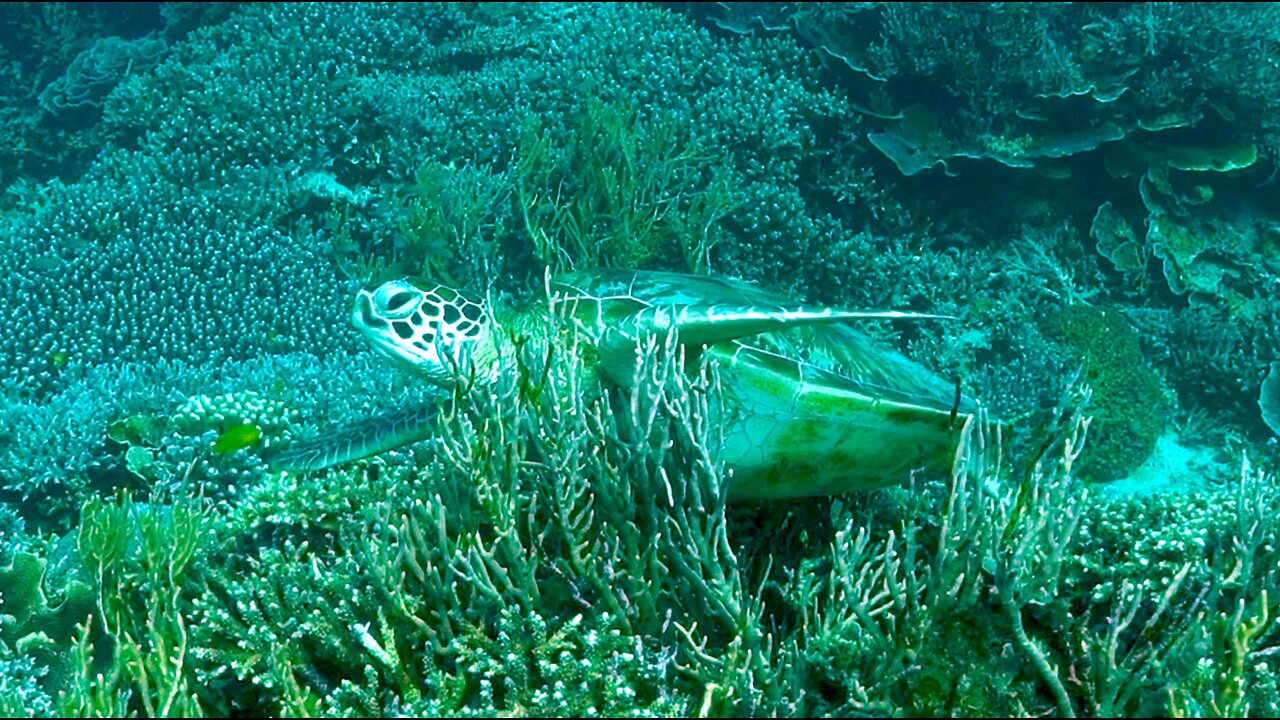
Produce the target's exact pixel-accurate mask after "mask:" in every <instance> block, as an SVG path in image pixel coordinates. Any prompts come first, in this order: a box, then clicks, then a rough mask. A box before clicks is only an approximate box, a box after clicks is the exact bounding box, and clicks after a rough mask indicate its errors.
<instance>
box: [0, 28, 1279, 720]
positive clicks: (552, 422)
mask: <svg viewBox="0 0 1280 720" xmlns="http://www.w3.org/2000/svg"><path fill="white" fill-rule="evenodd" d="M0 95H2V96H3V97H2V101H0V189H2V190H3V192H2V193H0V277H3V284H0V293H3V295H2V296H0V304H2V305H3V308H4V317H3V320H0V387H2V389H3V409H2V411H0V715H5V716H11V717H46V716H47V717H56V716H119V715H140V716H159V715H182V716H198V715H224V716H225V715H240V716H317V715H324V716H350V715H355V716H379V715H461V716H476V715H480V716H488V715H499V714H500V715H555V716H594V715H632V716H634V715H641V716H647V715H667V716H687V715H737V716H743V715H783V716H796V715H804V716H819V715H837V716H848V715H858V716H893V715H896V716H921V715H927V716H935V715H956V716H1019V715H1046V714H1048V715H1060V716H1069V715H1092V716H1116V715H1125V716H1148V715H1161V716H1167V715H1199V716H1246V715H1253V716H1263V717H1274V716H1276V715H1277V714H1280V667H1276V663H1277V659H1276V658H1275V657H1274V656H1275V655H1276V654H1277V653H1278V652H1280V629H1278V628H1277V624H1276V622H1275V616H1276V614H1277V611H1278V610H1280V589H1278V587H1280V487H1278V486H1277V484H1276V480H1275V473H1276V472H1277V470H1280V467H1278V466H1280V455H1278V454H1277V447H1278V443H1280V440H1278V439H1277V434H1280V224H1278V223H1280V202H1277V200H1278V199H1280V195H1278V193H1277V188H1278V183H1277V172H1278V171H1280V165H1278V164H1277V163H1278V162H1280V6H1277V5H1275V4H1270V3H1252V4H1247V5H1246V4H1235V3H1231V4H1220V3H1212V4H1209V3H1204V4H1201V3H1194V4H1193V3H1094V4H1066V3H1057V4H1000V3H994V4H984V3H964V4H945V3H921V4H892V3H833V4H804V3H776V4H775V3H711V4H701V3H660V4H646V5H639V4H627V3H608V4H567V5H566V4H551V3H527V4H506V3H482V4H364V3H342V4H325V3H317V4H311V3H289V4H238V3H74V4H73V3H6V4H3V5H0ZM601 266H613V267H628V268H646V269H658V270H668V271H678V272H686V273H698V274H710V275H716V276H727V277H735V278H741V279H744V280H747V281H749V282H751V283H753V284H755V285H758V286H760V287H763V288H767V289H769V290H772V291H776V292H780V293H784V294H787V295H789V296H791V297H794V298H797V299H799V300H802V301H805V302H807V303H811V304H814V305H819V306H822V305H825V306H838V307H848V308H854V309H868V310H872V309H893V310H904V311H915V312H923V313H935V314H942V315H949V316H954V317H955V318H957V319H956V320H953V321H946V322H929V323H917V324H907V325H903V324H892V325H891V324H872V325H868V326H867V327H866V328H860V329H863V330H865V331H866V332H867V333H869V334H871V335H873V336H874V337H875V338H876V339H877V341H878V342H881V343H883V344H884V345H885V346H888V347H894V348H897V349H898V350H901V351H902V352H904V353H905V354H907V355H908V356H910V357H912V358H913V359H915V360H918V361H920V362H921V363H922V364H924V365H927V366H929V367H931V368H932V369H934V370H936V371H937V372H938V373H939V374H940V375H942V376H943V377H947V378H957V379H958V382H959V383H960V384H961V385H962V387H963V389H964V391H965V392H966V394H969V395H971V396H973V397H975V398H977V399H979V400H980V401H981V402H982V403H983V405H984V406H985V408H986V409H987V411H988V412H989V414H990V417H991V418H994V419H995V420H996V422H994V423H992V424H991V425H990V426H989V427H987V428H986V429H985V430H975V431H974V433H973V434H972V435H968V436H966V440H965V445H964V447H963V448H962V450H963V452H962V454H961V462H960V463H959V464H958V465H957V467H956V468H955V469H954V470H953V471H952V472H951V473H949V474H942V475H941V476H937V477H934V476H930V475H929V474H927V473H915V474H913V475H912V476H910V477H904V478H903V481H902V484H901V485H900V486H896V487H890V488H886V489H882V490H877V491H873V492H868V493H862V494H856V495H846V496H842V497H838V498H812V499H804V500H789V501H775V502H758V503H734V504H728V503H726V502H725V500H724V493H723V484H722V483H723V480H724V474H723V468H722V467H721V466H720V465H718V464H717V463H716V461H715V460H716V459H715V457H714V452H709V451H708V450H709V449H711V450H714V443H712V442H711V440H710V438H709V437H708V435H709V434H711V433H712V432H713V429H706V428H704V432H689V428H698V427H700V425H699V423H698V421H699V420H700V419H704V417H705V409H706V405H705V403H706V398H705V397H700V395H699V388H697V387H694V386H692V385H691V384H690V382H689V381H688V378H686V377H684V376H683V374H682V373H680V372H678V370H677V371H675V372H671V371H670V368H668V374H667V375H665V376H662V377H661V378H660V380H661V388H660V392H658V393H657V394H656V395H652V396H650V395H646V396H645V397H643V398H640V399H638V400H636V401H635V402H634V403H632V404H631V405H628V403H627V402H613V403H610V402H609V401H608V400H607V399H606V400H603V401H601V400H599V399H598V398H597V399H595V400H593V399H591V398H589V397H586V396H585V395H582V394H578V393H574V392H565V391H563V390H560V391H554V392H552V391H548V392H541V391H539V392H531V391H530V385H529V383H530V382H531V379H530V378H529V377H521V378H514V379H508V380H507V381H506V383H505V385H502V386H501V387H499V388H498V389H497V390H495V391H494V392H493V393H492V394H476V395H475V396H473V397H469V398H468V399H467V400H466V403H465V404H464V406H463V407H461V408H460V409H459V411H458V412H457V413H456V415H455V417H453V418H450V419H449V422H448V424H447V427H442V430H441V437H440V438H438V439H437V440H436V441H434V442H429V443H421V444H418V445H414V446H411V447H408V448H404V449H401V450H398V451H394V452H390V453H386V454H384V455H381V456H379V457H378V458H376V459H373V460H368V461H361V462H356V463H351V464H347V465H343V466H339V467H337V468H333V469H331V470H327V471H323V472H319V473H302V474H298V473H286V472H278V471H272V470H270V469H268V465H267V461H268V460H269V459H270V457H271V456H272V455H273V454H274V453H276V452H279V450H280V449H281V448H284V447H287V446H288V445H289V444H290V443H291V442H292V441H294V440H295V439H305V438H312V437H316V436H317V435H319V434H321V433H323V432H324V431H325V430H326V429H327V428H333V427H341V426H343V425H344V424H346V423H350V422H354V421H358V420H360V419H361V418H365V417H368V416H370V415H375V414H377V413H380V412H386V411H389V410H395V409H396V408H399V407H404V406H405V405H407V404H412V403H414V402H419V401H421V399H422V398H424V397H426V396H427V395H428V393H429V388H425V387H423V385H424V383H423V382H422V381H421V380H419V379H415V378H413V377H410V376H409V375H407V374H405V373H401V372H399V371H397V370H396V369H394V368H392V367H391V366H390V365H389V364H387V363H385V361H384V360H383V359H381V358H379V357H376V356H375V355H374V353H372V352H370V351H369V350H368V348H367V347H366V346H365V345H364V344H363V343H362V342H361V340H360V339H359V337H358V335H357V333H356V332H355V331H354V330H352V328H351V327H350V325H349V323H348V321H347V305H348V303H349V301H350V298H351V297H352V296H353V294H354V292H355V291H356V289H357V288H359V287H360V286H361V285H363V283H364V282H365V281H366V280H368V279H370V278H373V277H386V276H390V275H396V274H414V275H422V276H427V277H433V278H439V279H442V280H444V281H446V282H448V283H450V284H454V285H457V286H459V287H465V288H469V289H471V290H473V291H475V292H477V293H481V294H488V295H489V296H491V297H494V298H500V299H504V300H510V301H513V302H514V301H517V300H518V299H520V298H528V297H532V296H535V295H536V293H537V292H538V291H539V289H541V288H542V287H543V283H544V272H546V271H547V269H549V270H550V271H551V272H560V271H564V270H567V269H570V268H591V267H601ZM574 372H575V371H574V369H573V368H558V369H557V370H556V372H554V373H550V374H544V375H543V376H542V377H541V378H537V379H538V380H540V381H543V382H548V383H549V384H548V385H547V389H548V390H551V389H554V388H563V387H566V386H567V387H577V386H576V385H575V384H574V383H578V382H581V381H582V380H583V378H580V377H577V376H575V375H574ZM646 402H647V403H650V404H651V405H644V403H646ZM628 408H630V409H629V410H628ZM655 417H656V418H657V420H654V418H655ZM646 418H647V422H648V424H646V422H645V420H646ZM636 438H641V440H639V441H637V440H636ZM673 486H674V487H675V488H676V490H674V491H673V490H672V488H673Z"/></svg>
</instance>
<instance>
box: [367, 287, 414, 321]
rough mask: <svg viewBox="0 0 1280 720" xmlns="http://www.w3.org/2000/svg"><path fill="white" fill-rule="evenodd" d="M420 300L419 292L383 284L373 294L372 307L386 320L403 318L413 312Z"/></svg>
mask: <svg viewBox="0 0 1280 720" xmlns="http://www.w3.org/2000/svg"><path fill="white" fill-rule="evenodd" d="M388 285H390V283H389V284H388ZM421 301H422V295H421V294H420V293H416V292H413V291H412V290H407V289H404V288H397V287H394V286H391V287H388V286H383V287H381V288H379V289H378V292H377V293H375V295H374V308H375V309H376V310H377V312H378V314H379V315H381V316H382V317H384V318H386V319H388V320H403V319H404V318H407V317H409V316H410V315H412V314H413V311H414V310H416V309H417V308H418V304H419V303H420V302H421Z"/></svg>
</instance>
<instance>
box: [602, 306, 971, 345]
mask: <svg viewBox="0 0 1280 720" xmlns="http://www.w3.org/2000/svg"><path fill="white" fill-rule="evenodd" d="M927 319H944V320H954V319H955V318H953V317H951V316H949V315H930V314H927V313H915V312H900V311H896V310H888V311H870V312H868V311H861V310H844V309H840V308H816V309H815V308H804V307H794V306H793V307H785V306H781V305H779V306H776V307H774V306H767V305H766V306H755V305H731V304H724V303H718V304H708V305H693V304H689V305H653V306H650V307H647V308H644V309H643V310H640V311H638V312H636V313H635V314H634V315H632V316H631V317H628V318H626V319H625V320H623V321H622V322H620V323H619V324H618V326H617V327H616V328H613V329H612V330H613V332H611V333H609V334H607V335H606V337H605V338H604V339H603V342H616V343H620V344H631V345H634V344H635V342H636V341H637V340H639V339H642V338H645V337H648V336H650V335H653V334H655V333H663V332H667V331H669V330H672V329H674V330H676V331H677V332H678V333H679V334H680V344H682V345H712V344H715V343H718V342H725V341H729V340H741V339H743V338H748V337H752V336H754V335H761V334H763V333H771V332H778V331H780V330H786V329H787V328H794V327H809V326H814V325H833V324H836V323H848V322H855V321H859V320H927Z"/></svg>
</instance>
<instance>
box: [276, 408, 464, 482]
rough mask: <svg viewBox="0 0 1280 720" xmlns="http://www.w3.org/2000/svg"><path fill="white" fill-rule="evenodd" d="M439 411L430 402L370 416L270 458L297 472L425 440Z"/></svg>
mask: <svg viewBox="0 0 1280 720" xmlns="http://www.w3.org/2000/svg"><path fill="white" fill-rule="evenodd" d="M439 414H440V406H439V405H437V404H431V405H422V406H418V407H413V408H408V409H405V410H397V411H395V412H392V413H388V414H386V415H380V416H378V417H373V418H369V419H368V420H363V421H361V422H358V423H356V424H355V425H351V426H349V427H346V428H343V429H342V430H341V431H339V432H337V433H333V434H331V435H325V436H322V437H319V438H316V439H314V440H308V441H306V442H300V443H294V444H293V445H292V446H291V447H290V448H289V449H288V450H286V451H284V452H282V453H280V454H279V455H277V456H275V457H274V458H272V459H271V461H270V464H271V468H272V469H273V470H291V471H294V472H302V471H308V470H323V469H325V468H327V467H333V466H334V465H338V464H339V463H344V462H348V461H350V460H359V459H360V458H366V457H369V456H371V455H377V454H378V453H381V452H386V451H387V450H392V449H394V448H398V447H401V446H403V445H408V444H409V443H413V442H417V441H419V440H425V439H426V438H428V437H430V436H431V435H432V434H433V432H434V429H435V419H436V416H437V415H439Z"/></svg>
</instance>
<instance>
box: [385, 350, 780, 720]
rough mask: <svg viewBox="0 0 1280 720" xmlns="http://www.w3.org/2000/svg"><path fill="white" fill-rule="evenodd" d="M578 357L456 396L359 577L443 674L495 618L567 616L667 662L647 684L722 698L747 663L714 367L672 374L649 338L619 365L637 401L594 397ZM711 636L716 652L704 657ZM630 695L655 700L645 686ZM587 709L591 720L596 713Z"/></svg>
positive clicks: (752, 665) (749, 651) (749, 668)
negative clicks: (600, 621) (600, 622)
mask: <svg viewBox="0 0 1280 720" xmlns="http://www.w3.org/2000/svg"><path fill="white" fill-rule="evenodd" d="M583 351H584V348H582V347H580V346H579V345H578V344H577V341H576V340H573V341H571V342H569V343H568V344H567V345H564V346H558V347H557V348H556V349H555V350H553V351H552V354H551V355H549V356H545V357H531V356H528V354H527V353H526V356H525V357H523V358H522V364H521V370H520V372H519V373H518V376H517V377H514V378H510V379H504V380H501V381H499V382H498V383H497V384H496V385H495V386H493V387H486V388H473V389H470V390H466V391H461V392H459V393H457V394H456V395H455V396H454V398H453V404H452V412H451V413H450V416H449V417H448V419H447V420H446V421H445V423H444V424H443V426H442V432H441V434H440V436H439V438H438V439H437V440H436V441H435V444H434V450H435V456H434V458H433V461H432V462H431V463H430V464H429V465H428V466H427V467H425V468H424V469H423V470H422V471H421V472H419V473H418V475H417V477H416V479H415V480H414V481H413V482H414V484H415V486H416V487H414V489H413V490H412V491H411V495H412V496H413V497H414V498H416V499H414V500H410V501H408V502H405V503H393V504H392V505H391V506H389V507H388V508H387V510H388V512H387V513H386V514H385V515H384V516H382V517H381V518H379V519H378V520H377V522H375V523H374V525H373V527H372V528H371V533H370V535H369V537H368V540H367V553H368V562H367V567H369V568H375V569H376V571H375V574H376V575H377V577H376V579H375V583H376V584H377V585H378V586H379V587H380V588H381V590H382V592H384V593H385V597H386V600H387V604H386V606H387V607H388V608H389V616H390V617H391V618H392V620H393V621H394V622H396V623H401V624H402V626H403V630H402V631H400V633H399V634H398V637H400V638H401V647H425V648H427V649H429V650H430V651H431V652H432V653H433V654H434V656H435V657H436V658H437V659H438V661H442V662H443V663H444V666H445V667H449V666H450V665H451V664H453V661H454V660H455V659H456V658H457V656H458V652H459V647H460V646H461V645H464V644H466V641H467V638H468V637H470V636H472V635H474V633H475V632H477V631H478V630H479V631H482V632H483V628H485V627H487V626H489V625H490V624H491V623H492V619H493V618H494V617H496V616H503V615H504V614H514V615H517V616H526V617H528V616H544V617H555V616H561V617H563V616H564V615H565V614H566V613H567V612H574V608H576V612H587V613H592V614H596V615H598V614H599V613H607V616H608V617H609V618H610V619H611V623H612V624H613V626H614V627H616V628H617V629H618V630H619V631H620V632H622V633H623V634H624V635H628V636H633V637H638V638H645V641H644V643H643V644H642V645H641V647H642V648H643V650H644V653H645V654H652V655H653V656H654V657H657V656H659V655H662V654H663V653H673V655H672V656H671V659H670V666H669V668H668V670H666V671H664V673H663V674H664V675H665V674H666V673H668V672H676V673H680V674H682V675H684V676H686V677H687V678H689V679H691V680H693V681H694V682H696V683H699V684H700V686H702V687H705V688H707V690H706V692H707V695H708V697H714V698H715V701H716V702H717V703H718V702H722V701H723V700H724V699H725V698H727V694H726V695H724V697H721V696H720V695H717V692H725V691H724V690H720V691H717V690H716V688H731V687H735V686H737V687H745V686H750V685H751V683H749V682H746V683H744V682H743V680H744V677H745V676H749V675H751V674H753V673H759V672H761V671H763V670H764V669H765V665H764V661H765V658H764V657H763V655H762V654H761V645H762V642H763V637H762V636H761V634H760V632H759V631H758V627H759V615H760V608H759V606H758V603H757V602H756V601H755V600H754V598H753V595H752V593H751V592H749V589H748V588H747V587H746V584H745V581H744V579H743V577H742V575H741V574H740V572H739V569H738V564H737V562H736V558H735V557H734V550H733V548H732V545H731V543H730V541H729V538H728V535H727V525H726V519H725V496H724V488H723V480H724V478H723V476H722V474H721V469H720V466H719V462H718V460H717V458H716V455H715V451H714V448H715V447H717V444H716V443H715V437H716V433H717V432H718V430H717V428H715V427H713V426H712V425H711V424H710V422H709V418H712V417H714V415H715V413H714V411H713V410H712V409H711V408H712V406H714V405H715V404H716V403H718V402H719V395H718V381H717V379H716V376H715V371H714V369H712V368H708V367H703V368H702V369H701V370H700V371H698V372H695V373H693V374H691V375H686V374H685V370H684V365H685V358H684V357H683V354H682V353H681V352H680V351H679V349H678V345H675V344H674V343H672V342H654V343H651V344H650V345H649V346H647V347H645V348H643V349H642V350H641V351H639V352H638V355H637V360H636V372H637V373H640V374H643V378H642V382H639V383H638V386H639V388H640V390H639V391H637V392H635V393H633V394H632V395H631V396H630V397H621V396H616V395H606V394H601V393H600V392H599V391H598V390H597V389H595V382H596V381H595V379H594V378H592V377H590V376H588V375H587V374H586V371H585V370H584V368H583V366H582V364H581V363H580V362H577V361H576V360H574V359H573V357H574V355H576V354H577V353H581V352H583ZM562 353H563V354H562ZM566 360H567V361H566ZM393 508H395V509H393ZM406 635H408V637H409V638H416V640H414V641H412V642H408V641H407V640H406ZM712 637H714V638H716V640H715V642H714V645H716V646H724V645H726V641H728V642H727V645H728V646H729V647H730V648H731V651H730V652H728V653H725V654H718V653H717V654H716V655H713V654H711V653H712V651H710V650H708V647H707V646H708V643H709V642H710V641H709V638H712ZM636 642H637V643H640V642H641V641H640V640H639V639H637V641H636ZM663 664H664V665H666V663H665V662H664V663H663ZM456 672H458V673H459V675H460V676H461V677H464V678H465V677H466V676H467V675H468V670H467V668H466V667H457V668H456ZM542 680H544V681H548V682H550V681H551V679H550V678H543V679H542ZM474 682H476V680H475V679H473V680H472V683H473V684H474ZM533 688H534V686H530V687H528V688H514V689H512V691H511V692H513V693H516V694H517V695H518V696H520V697H524V696H525V695H526V694H527V693H529V692H531V691H532V689H533ZM728 692H729V693H731V692H732V691H731V690H730V691H728ZM638 694H639V697H640V699H643V698H645V697H649V698H651V699H652V698H656V697H657V691H656V688H655V687H654V686H651V687H650V688H649V690H647V691H645V690H643V689H641V690H640V691H639V692H638ZM600 700H601V702H602V703H603V704H602V705H600V706H597V708H596V709H597V711H602V712H603V711H606V709H607V708H609V707H612V706H611V705H610V704H609V700H610V699H609V698H600ZM510 701H511V700H510V697H508V699H507V702H510Z"/></svg>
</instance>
